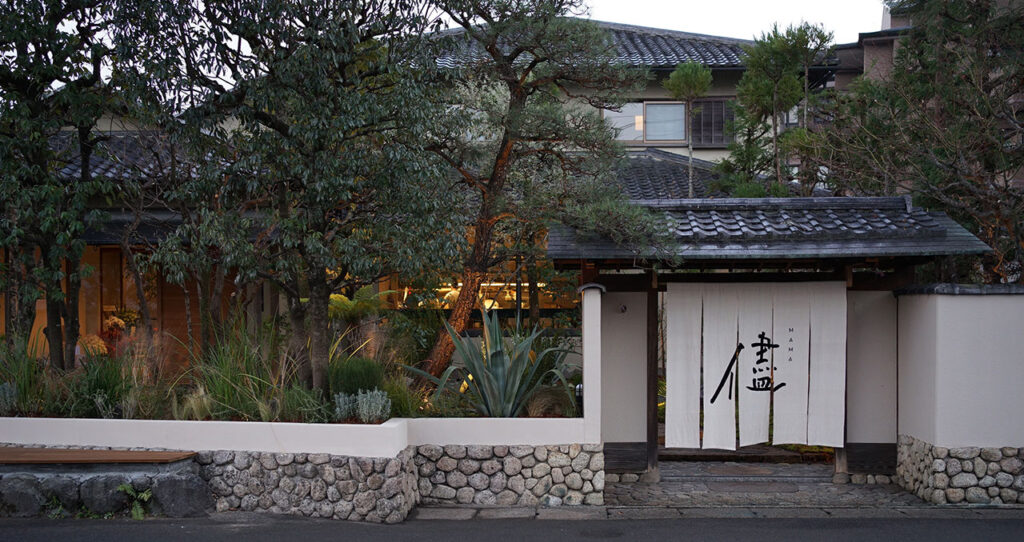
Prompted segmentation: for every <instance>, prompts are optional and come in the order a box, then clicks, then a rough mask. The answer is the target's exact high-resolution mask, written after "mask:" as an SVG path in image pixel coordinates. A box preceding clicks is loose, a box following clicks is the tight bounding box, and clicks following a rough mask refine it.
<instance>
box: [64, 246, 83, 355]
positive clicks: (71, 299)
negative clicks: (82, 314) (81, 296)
mask: <svg viewBox="0 0 1024 542" xmlns="http://www.w3.org/2000/svg"><path fill="white" fill-rule="evenodd" d="M64 266H65V267H66V268H67V277H68V280H67V293H66V294H65V296H64V303H62V305H63V307H62V312H63V316H64V369H66V370H71V369H74V368H75V348H76V347H77V346H78V333H79V329H78V293H79V292H80V291H81V289H82V275H81V268H82V261H81V259H78V260H72V259H67V260H65V262H64Z"/></svg>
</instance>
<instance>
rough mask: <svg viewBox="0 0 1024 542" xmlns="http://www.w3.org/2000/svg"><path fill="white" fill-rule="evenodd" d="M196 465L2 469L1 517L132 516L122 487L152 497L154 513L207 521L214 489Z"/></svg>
mask: <svg viewBox="0 0 1024 542" xmlns="http://www.w3.org/2000/svg"><path fill="white" fill-rule="evenodd" d="M197 470H198V469H197V467H196V464H195V463H194V462H192V461H191V460H187V459H186V460H183V461H177V462H174V463H169V464H151V463H149V464H116V465H110V464H103V465H90V464H69V465H17V464H14V465H0V517H37V516H48V517H54V518H58V517H69V516H74V515H85V516H107V515H117V514H127V513H128V512H129V510H128V509H129V507H130V506H131V502H130V499H129V497H128V494H127V493H126V492H125V491H122V490H120V489H119V487H121V486H122V484H126V485H129V486H131V487H132V489H133V490H134V491H136V492H138V493H142V492H145V491H147V490H149V491H151V492H152V499H151V500H150V502H149V505H148V506H149V511H150V513H154V514H159V515H162V516H169V517H189V516H201V515H205V514H206V512H207V510H208V509H209V508H210V506H211V505H212V499H211V498H210V490H209V486H207V485H206V483H204V482H203V480H202V479H201V478H200V477H199V476H198V475H197V474H196V471H197Z"/></svg>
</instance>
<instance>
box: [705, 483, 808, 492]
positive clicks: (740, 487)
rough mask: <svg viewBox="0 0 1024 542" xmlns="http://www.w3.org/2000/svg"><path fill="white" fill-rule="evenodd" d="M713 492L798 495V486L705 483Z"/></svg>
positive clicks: (783, 484)
mask: <svg viewBox="0 0 1024 542" xmlns="http://www.w3.org/2000/svg"><path fill="white" fill-rule="evenodd" d="M705 485H707V486H708V489H710V490H711V491H722V492H726V493H796V492H797V491H799V490H800V488H799V487H798V486H797V485H796V484H787V483H785V482H711V481H708V482H705Z"/></svg>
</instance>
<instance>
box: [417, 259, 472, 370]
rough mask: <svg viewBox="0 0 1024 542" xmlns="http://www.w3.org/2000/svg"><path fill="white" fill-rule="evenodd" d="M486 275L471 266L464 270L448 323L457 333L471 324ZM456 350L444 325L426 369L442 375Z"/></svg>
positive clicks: (427, 361) (428, 358) (438, 334)
mask: <svg viewBox="0 0 1024 542" xmlns="http://www.w3.org/2000/svg"><path fill="white" fill-rule="evenodd" d="M485 276H486V272H484V271H478V270H475V269H471V268H469V267H467V268H466V269H464V270H463V271H462V288H461V289H459V297H458V298H457V299H456V300H455V305H453V306H452V313H451V315H450V316H449V317H448V325H449V326H451V327H452V329H454V330H455V332H456V333H459V334H461V333H462V332H463V331H465V330H466V327H467V326H468V325H469V319H470V316H472V314H473V309H474V308H475V306H476V300H477V296H478V293H479V290H480V285H481V284H483V282H484V277H485ZM454 352H455V343H454V342H452V338H451V335H450V334H449V333H448V330H447V329H445V328H443V327H442V328H441V329H440V331H438V332H437V340H436V341H435V342H434V348H433V349H431V351H430V355H429V356H428V357H427V360H426V365H427V367H426V371H427V372H428V373H430V374H432V375H434V376H440V375H441V373H443V372H444V370H445V369H446V368H447V367H448V363H449V362H450V361H451V359H452V354H453V353H454Z"/></svg>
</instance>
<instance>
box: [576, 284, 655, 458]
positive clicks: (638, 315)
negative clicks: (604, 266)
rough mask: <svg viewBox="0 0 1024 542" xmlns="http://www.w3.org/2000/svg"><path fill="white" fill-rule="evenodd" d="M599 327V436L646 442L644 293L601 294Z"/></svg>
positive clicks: (645, 311) (645, 318)
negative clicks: (600, 376)
mask: <svg viewBox="0 0 1024 542" xmlns="http://www.w3.org/2000/svg"><path fill="white" fill-rule="evenodd" d="M601 330H602V335H601V360H602V363H601V375H602V378H601V437H602V440H603V441H604V442H646V441H647V294H646V293H643V292H641V293H606V294H604V295H603V297H602V299H601ZM584 393H586V389H584Z"/></svg>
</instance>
